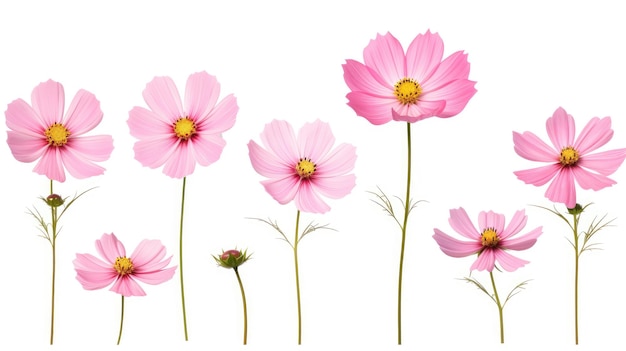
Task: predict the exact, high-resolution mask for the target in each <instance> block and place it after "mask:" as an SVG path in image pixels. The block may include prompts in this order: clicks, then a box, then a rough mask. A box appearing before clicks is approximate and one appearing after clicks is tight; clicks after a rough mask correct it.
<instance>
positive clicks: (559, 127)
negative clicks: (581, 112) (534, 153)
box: [546, 107, 576, 152]
mask: <svg viewBox="0 0 626 351" xmlns="http://www.w3.org/2000/svg"><path fill="white" fill-rule="evenodd" d="M546 130H547V131H548V136H549V137H550V140H551V141H552V145H554V148H555V149H556V150H558V151H559V152H561V150H562V149H563V148H565V147H568V146H573V145H574V137H575V135H576V124H575V122H574V118H573V117H572V116H571V115H569V114H567V112H565V110H564V109H563V108H562V107H559V108H557V109H556V111H554V114H553V115H552V117H550V118H548V120H547V121H546Z"/></svg>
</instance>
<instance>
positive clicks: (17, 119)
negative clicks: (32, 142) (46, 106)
mask: <svg viewBox="0 0 626 351" xmlns="http://www.w3.org/2000/svg"><path fill="white" fill-rule="evenodd" d="M4 114H5V116H6V123H7V127H9V129H12V130H14V131H15V132H17V133H20V134H26V135H28V136H31V137H33V138H43V139H45V137H44V131H45V130H46V129H47V128H48V127H50V124H47V123H46V121H44V120H43V118H42V117H41V116H39V115H38V114H37V112H35V110H34V109H33V108H32V107H31V106H30V105H29V104H27V103H26V101H24V100H22V99H17V100H15V101H13V102H11V103H10V104H9V105H8V106H7V110H6V111H5V112H4Z"/></svg>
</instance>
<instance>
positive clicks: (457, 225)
mask: <svg viewBox="0 0 626 351" xmlns="http://www.w3.org/2000/svg"><path fill="white" fill-rule="evenodd" d="M448 222H449V223H450V226H451V227H452V229H454V231H455V232H457V233H459V234H461V235H463V236H464V237H466V238H468V239H472V240H479V239H480V233H479V232H478V231H477V230H476V228H475V227H474V224H472V221H471V220H470V219H469V216H468V215H467V212H465V210H464V209H463V207H459V208H458V209H456V210H455V209H451V210H450V219H449V220H448Z"/></svg>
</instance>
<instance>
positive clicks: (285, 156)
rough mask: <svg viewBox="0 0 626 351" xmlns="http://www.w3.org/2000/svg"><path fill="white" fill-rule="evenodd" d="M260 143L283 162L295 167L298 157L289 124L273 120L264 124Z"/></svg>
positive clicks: (296, 145) (294, 138) (294, 137)
mask: <svg viewBox="0 0 626 351" xmlns="http://www.w3.org/2000/svg"><path fill="white" fill-rule="evenodd" d="M261 141H262V142H263V144H264V145H265V146H266V147H268V148H269V149H270V151H271V152H273V153H274V154H275V155H276V156H277V157H278V158H280V159H281V160H282V161H283V162H285V163H293V164H294V167H295V166H296V162H298V158H299V157H300V155H299V153H298V144H297V142H296V135H295V133H294V132H293V129H292V128H291V124H289V122H287V121H279V120H273V121H272V122H270V123H268V124H266V125H265V128H264V129H263V132H262V133H261Z"/></svg>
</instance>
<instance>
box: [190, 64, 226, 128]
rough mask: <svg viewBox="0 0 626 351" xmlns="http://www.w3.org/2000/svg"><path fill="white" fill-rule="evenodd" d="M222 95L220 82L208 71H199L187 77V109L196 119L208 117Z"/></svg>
mask: <svg viewBox="0 0 626 351" xmlns="http://www.w3.org/2000/svg"><path fill="white" fill-rule="evenodd" d="M219 96H220V83H218V82H217V79H215V77H214V76H212V75H210V74H208V73H206V72H204V71H203V72H197V73H194V74H192V75H190V76H189V78H187V86H186V88H185V110H186V111H187V116H191V117H192V119H194V120H201V119H203V118H204V117H206V116H207V115H208V114H209V112H210V111H211V109H212V108H213V107H214V106H215V103H216V102H217V98H218V97H219Z"/></svg>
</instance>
